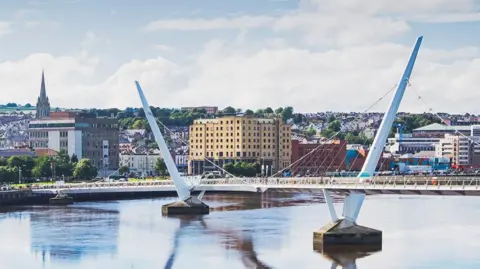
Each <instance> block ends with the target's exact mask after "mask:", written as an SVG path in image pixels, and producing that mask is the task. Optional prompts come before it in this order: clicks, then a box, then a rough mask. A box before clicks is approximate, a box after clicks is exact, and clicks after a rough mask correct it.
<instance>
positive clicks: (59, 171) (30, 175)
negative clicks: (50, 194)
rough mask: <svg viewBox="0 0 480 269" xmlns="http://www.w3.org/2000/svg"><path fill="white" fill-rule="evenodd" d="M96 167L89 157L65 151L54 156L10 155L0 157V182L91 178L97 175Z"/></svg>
mask: <svg viewBox="0 0 480 269" xmlns="http://www.w3.org/2000/svg"><path fill="white" fill-rule="evenodd" d="M97 172H98V170H97V168H96V167H95V165H93V164H92V162H91V161H90V160H89V159H86V158H83V159H80V160H79V159H78V158H77V156H76V155H75V154H74V155H72V157H69V155H68V153H66V152H65V151H60V152H59V153H58V154H57V155H56V156H41V157H36V158H33V157H30V156H12V157H10V158H0V182H2V183H17V182H19V181H22V182H24V181H32V179H34V178H52V177H53V176H55V177H58V178H72V177H74V178H78V179H91V178H94V177H95V176H96V175H97Z"/></svg>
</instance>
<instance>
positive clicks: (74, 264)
mask: <svg viewBox="0 0 480 269" xmlns="http://www.w3.org/2000/svg"><path fill="white" fill-rule="evenodd" d="M206 199H208V203H209V204H210V205H211V206H212V207H213V208H214V210H215V211H214V212H211V214H210V215H208V216H205V217H202V218H194V219H179V218H166V217H162V216H161V211H160V207H161V205H162V204H164V203H166V202H170V201H172V200H173V199H171V198H169V199H153V200H135V201H117V202H101V203H79V204H75V205H72V206H69V207H43V206H42V207H40V206H39V207H28V208H14V209H8V210H4V212H0V242H1V243H0V257H1V261H0V262H1V265H0V268H2V269H7V268H13V269H16V268H19V269H24V268H29V269H34V268H42V269H43V268H59V269H60V268H61V269H73V268H82V269H85V268H102V269H104V268H116V269H121V268H125V269H134V268H135V269H149V268H156V269H157V268H202V269H203V268H228V269H235V268H331V266H332V261H331V260H329V259H328V258H327V257H326V256H324V255H322V254H320V253H318V252H315V251H314V250H313V248H312V232H313V231H314V230H316V229H318V228H320V227H321V226H322V225H323V224H325V223H327V222H328V221H329V215H328V210H327V207H326V205H325V204H322V203H320V202H319V198H318V197H312V196H305V195H295V196H290V197H283V198H281V197H277V196H272V195H264V196H263V197H260V196H247V195H208V194H207V196H206ZM337 210H339V211H340V210H341V204H339V205H338V206H337ZM358 222H359V223H360V224H362V225H366V226H369V227H372V228H377V229H381V230H382V231H383V242H384V243H383V251H381V252H377V253H375V254H372V255H370V256H367V257H364V258H358V259H355V258H356V257H355V255H354V256H352V255H350V254H348V253H345V254H344V255H342V256H341V257H338V256H336V257H335V259H337V260H339V262H341V263H343V264H344V265H345V266H347V264H349V265H348V266H351V267H345V268H392V269H394V268H426V269H447V268H448V269H451V268H480V229H478V227H479V225H480V198H477V197H441V196H438V197H425V196H371V197H368V198H367V200H366V201H365V203H364V206H363V208H362V212H361V214H360V218H359V221H358ZM354 264H356V266H357V267H354V266H355V265H354ZM255 266H257V267H255ZM341 267H342V266H339V268H341Z"/></svg>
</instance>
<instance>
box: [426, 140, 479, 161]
mask: <svg viewBox="0 0 480 269" xmlns="http://www.w3.org/2000/svg"><path fill="white" fill-rule="evenodd" d="M435 156H437V157H450V158H451V159H452V167H453V168H464V167H468V166H478V165H480V137H479V136H470V137H466V136H461V135H451V134H446V135H445V138H442V139H440V141H439V143H438V144H437V145H436V147H435Z"/></svg>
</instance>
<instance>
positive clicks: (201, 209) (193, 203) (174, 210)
mask: <svg viewBox="0 0 480 269" xmlns="http://www.w3.org/2000/svg"><path fill="white" fill-rule="evenodd" d="M203 194H205V192H202V193H200V195H199V196H198V197H195V196H190V197H188V198H187V199H184V200H180V201H176V202H173V203H170V204H165V205H163V206H162V215H165V216H172V215H205V214H209V213H210V207H209V206H208V205H207V204H206V203H204V202H202V200H201V199H202V197H203Z"/></svg>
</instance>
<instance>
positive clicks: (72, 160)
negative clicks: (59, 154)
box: [70, 153, 78, 164]
mask: <svg viewBox="0 0 480 269" xmlns="http://www.w3.org/2000/svg"><path fill="white" fill-rule="evenodd" d="M70 162H71V163H72V164H76V163H78V157H77V154H75V153H73V154H72V157H71V158H70Z"/></svg>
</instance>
